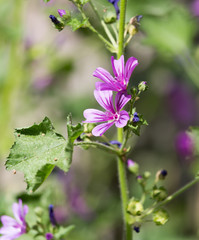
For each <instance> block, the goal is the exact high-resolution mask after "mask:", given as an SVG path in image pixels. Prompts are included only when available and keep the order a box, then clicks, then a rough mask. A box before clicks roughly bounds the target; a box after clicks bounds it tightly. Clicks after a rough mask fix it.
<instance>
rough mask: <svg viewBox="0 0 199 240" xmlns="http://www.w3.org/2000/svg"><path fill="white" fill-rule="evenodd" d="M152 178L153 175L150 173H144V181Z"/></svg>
mask: <svg viewBox="0 0 199 240" xmlns="http://www.w3.org/2000/svg"><path fill="white" fill-rule="evenodd" d="M150 176H151V173H150V172H149V171H146V172H144V174H143V178H144V179H148V178H150Z"/></svg>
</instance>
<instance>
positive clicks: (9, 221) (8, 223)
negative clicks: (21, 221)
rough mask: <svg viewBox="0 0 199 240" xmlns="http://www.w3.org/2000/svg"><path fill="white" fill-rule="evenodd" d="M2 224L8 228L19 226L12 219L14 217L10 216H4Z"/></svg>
mask: <svg viewBox="0 0 199 240" xmlns="http://www.w3.org/2000/svg"><path fill="white" fill-rule="evenodd" d="M1 222H2V224H3V226H6V227H10V226H12V227H13V226H17V225H18V222H17V221H16V220H15V219H14V218H12V217H9V216H6V215H4V216H2V217H1Z"/></svg>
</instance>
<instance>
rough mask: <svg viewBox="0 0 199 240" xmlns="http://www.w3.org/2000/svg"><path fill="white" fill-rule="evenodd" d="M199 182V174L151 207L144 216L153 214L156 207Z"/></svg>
mask: <svg viewBox="0 0 199 240" xmlns="http://www.w3.org/2000/svg"><path fill="white" fill-rule="evenodd" d="M197 182H199V176H196V177H195V179H193V180H192V181H190V182H188V183H187V184H186V185H185V186H183V187H181V188H180V189H179V190H177V191H176V192H174V193H173V194H171V195H170V196H168V197H167V198H166V199H165V200H164V201H162V202H160V203H157V204H156V205H155V206H153V207H152V208H149V209H148V210H147V211H146V212H145V213H144V214H143V216H147V215H149V214H151V213H152V212H153V211H154V210H155V209H157V208H159V207H162V206H164V205H165V204H167V203H169V202H170V201H172V200H173V199H174V198H176V197H178V196H179V195H180V194H181V193H183V192H185V191H186V190H187V189H189V188H190V187H191V186H193V185H194V184H195V183H197Z"/></svg>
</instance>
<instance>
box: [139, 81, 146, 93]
mask: <svg viewBox="0 0 199 240" xmlns="http://www.w3.org/2000/svg"><path fill="white" fill-rule="evenodd" d="M138 89H139V91H140V92H144V91H146V90H147V89H148V85H147V83H146V82H145V81H142V82H140V83H139V85H138Z"/></svg>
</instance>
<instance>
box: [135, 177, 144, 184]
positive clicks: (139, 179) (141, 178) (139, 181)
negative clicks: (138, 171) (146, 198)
mask: <svg viewBox="0 0 199 240" xmlns="http://www.w3.org/2000/svg"><path fill="white" fill-rule="evenodd" d="M136 179H137V181H138V183H143V182H144V178H143V177H142V176H140V175H139V176H137V177H136Z"/></svg>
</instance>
